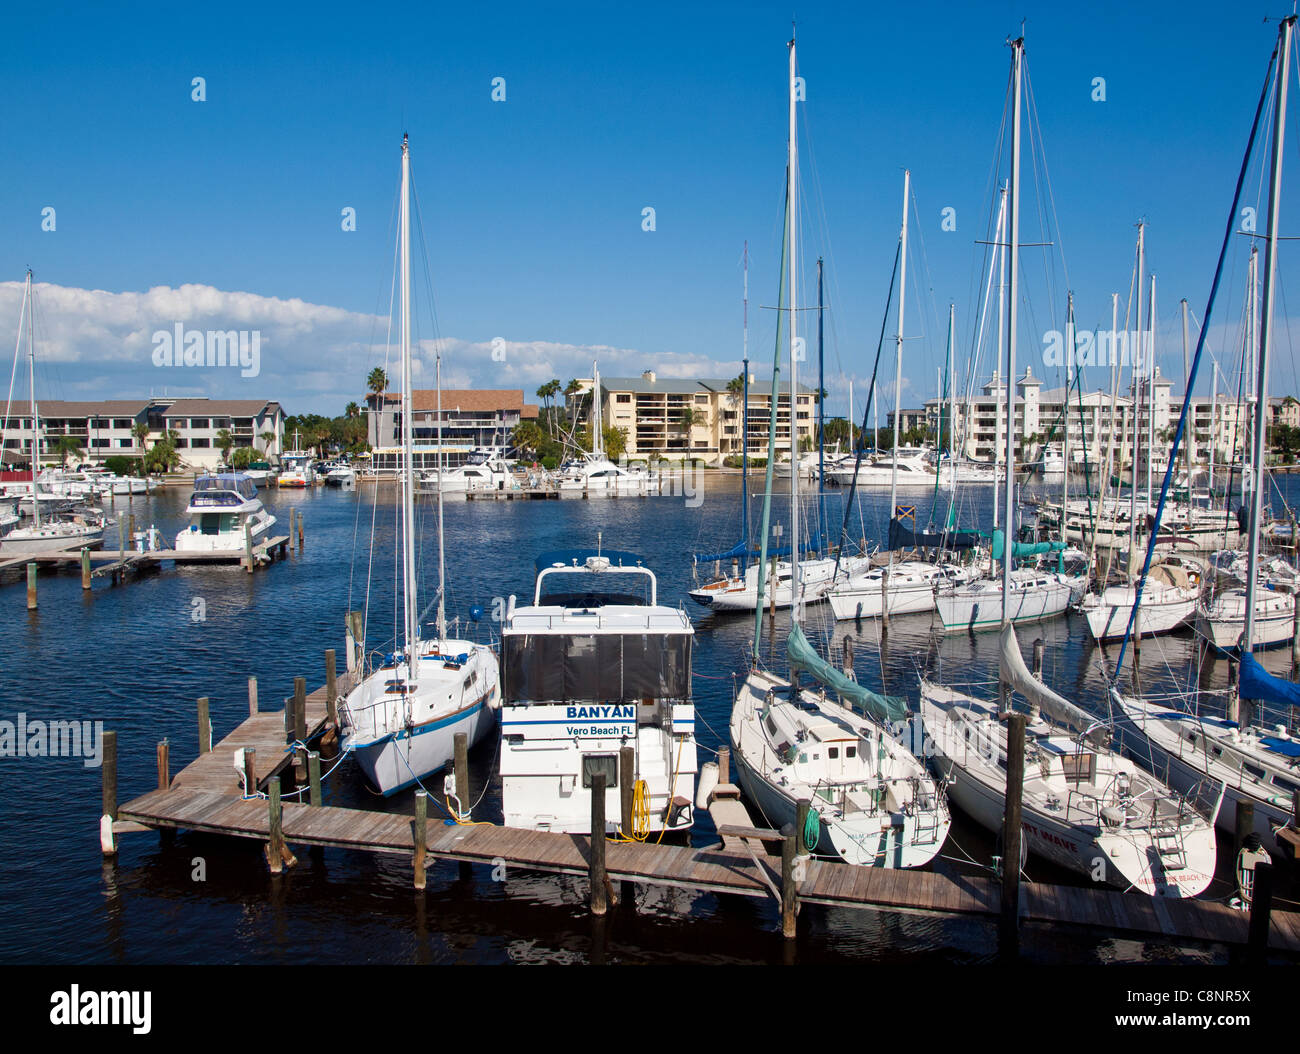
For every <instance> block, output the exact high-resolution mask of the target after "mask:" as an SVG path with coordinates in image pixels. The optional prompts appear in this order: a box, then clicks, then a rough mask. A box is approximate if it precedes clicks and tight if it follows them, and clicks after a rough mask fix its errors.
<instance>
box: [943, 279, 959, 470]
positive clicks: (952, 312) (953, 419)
mask: <svg viewBox="0 0 1300 1054" xmlns="http://www.w3.org/2000/svg"><path fill="white" fill-rule="evenodd" d="M956 326H957V305H956V304H953V303H949V305H948V460H949V461H951V462H952V473H953V475H952V481H953V483H954V484H955V483H956V482H957V443H956V435H957V386H956V385H955V384H953V372H952V371H953V367H954V366H955V365H956V363H955V362H954V361H953V352H954V349H953V336H954V331H955V329H956ZM939 438H940V439H941V440H942V439H943V436H940V437H939ZM955 489H956V488H955V487H954V490H955Z"/></svg>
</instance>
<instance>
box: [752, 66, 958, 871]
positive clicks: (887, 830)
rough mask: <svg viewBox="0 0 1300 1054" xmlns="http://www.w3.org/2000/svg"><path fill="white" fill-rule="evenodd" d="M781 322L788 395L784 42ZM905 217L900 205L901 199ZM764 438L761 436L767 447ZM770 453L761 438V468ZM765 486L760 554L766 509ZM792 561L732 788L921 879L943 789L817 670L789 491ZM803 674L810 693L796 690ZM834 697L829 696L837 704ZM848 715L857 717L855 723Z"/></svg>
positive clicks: (890, 713)
mask: <svg viewBox="0 0 1300 1054" xmlns="http://www.w3.org/2000/svg"><path fill="white" fill-rule="evenodd" d="M789 46H790V132H789V179H788V190H787V200H786V209H787V217H788V222H789V230H790V237H789V262H788V287H787V289H788V292H787V296H788V311H787V314H788V317H789V327H790V343H789V349H790V390H791V391H797V390H798V387H797V383H796V381H797V370H798V367H797V362H798V355H797V351H796V348H797V336H796V334H797V332H798V322H797V319H798V312H797V310H796V304H795V298H796V295H797V293H796V291H797V289H798V288H799V286H798V281H797V261H798V186H799V181H798V172H799V169H798V140H797V134H798V133H797V125H796V121H795V112H796V111H795V98H796V92H795V70H796V66H795V45H794V41H793V40H792V41H790V45H789ZM904 201H905V207H906V194H905V195H904ZM779 357H780V348H779V344H778V349H777V361H775V362H774V363H773V378H772V385H773V398H774V400H775V392H776V391H777V384H778V378H779V375H780V362H779ZM770 435H771V433H770V432H769V437H770ZM771 452H772V444H771V441H770V438H769V466H770V464H771V460H770V455H771ZM771 483H772V477H771V474H770V469H769V475H768V479H767V493H766V495H765V501H764V514H763V520H764V525H763V547H764V549H765V548H766V544H767V520H768V513H769V511H770V507H771V499H772V486H771ZM790 524H791V526H790V534H791V538H792V540H793V541H794V543H795V544H793V545H792V546H791V551H790V577H791V589H792V597H793V618H792V622H793V628H792V629H791V631H790V636H789V638H788V640H787V645H786V655H787V658H788V660H789V664H790V678H789V679H785V678H781V677H778V676H776V675H775V674H772V673H770V672H768V671H766V670H762V669H760V668H758V666H757V657H758V650H759V649H758V639H759V636H760V635H761V633H762V622H763V619H762V613H761V610H760V611H759V612H758V613H757V614H756V617H755V640H754V648H753V663H754V665H753V666H752V668H751V670H750V672H749V674H748V676H747V677H746V678H745V681H744V684H743V685H742V686H741V688H740V689H739V691H738V692H737V693H736V697H735V700H734V701H733V703H732V710H731V723H730V739H731V747H732V756H733V758H734V759H735V762H736V771H737V776H738V778H739V780H740V784H741V787H742V788H743V789H744V791H745V794H746V795H747V796H748V797H749V799H750V800H751V801H752V802H754V803H755V804H756V805H757V806H758V807H759V809H760V810H761V811H762V813H763V815H764V816H765V817H766V818H767V820H768V822H769V823H770V824H772V825H773V826H778V827H779V826H782V825H784V824H787V823H794V822H795V821H796V819H797V818H798V817H799V816H800V813H801V806H800V803H801V801H806V802H808V803H809V809H808V812H807V817H808V818H807V820H806V821H805V826H804V829H803V830H802V831H800V832H798V835H799V837H800V839H801V840H802V843H803V845H804V847H805V848H806V849H808V850H809V851H811V852H815V853H818V854H822V855H825V856H829V857H832V858H838V859H840V860H844V861H846V862H848V863H852V864H860V865H864V866H869V867H919V866H921V865H922V864H925V863H928V862H929V861H930V860H932V859H934V857H935V856H936V855H937V854H938V852H939V849H940V848H941V847H942V845H943V843H944V840H945V839H946V838H947V835H948V828H949V825H950V823H951V819H950V817H949V814H948V805H947V800H946V798H945V795H944V793H943V788H942V787H941V786H940V785H939V784H938V783H937V782H936V781H935V780H934V779H932V778H931V777H930V775H929V773H928V772H927V771H926V769H925V766H924V765H923V764H921V762H919V761H918V760H917V759H916V758H915V757H914V756H913V755H912V754H911V753H910V752H909V751H908V750H907V749H906V747H904V746H903V744H902V743H901V742H900V741H898V740H897V739H895V738H894V737H893V736H892V735H891V734H890V732H889V730H888V729H887V728H886V726H885V723H884V722H885V721H887V720H901V719H902V718H903V717H904V716H905V714H906V709H905V706H904V705H903V704H902V701H901V700H897V699H890V698H886V697H883V696H879V695H876V694H875V693H872V692H869V691H867V690H866V689H865V688H863V687H862V686H860V685H858V684H857V683H856V682H855V681H854V680H853V679H852V678H851V677H850V676H847V675H844V674H840V673H838V672H837V671H835V670H834V669H833V668H831V667H830V666H829V664H828V663H826V662H825V661H823V660H822V659H821V658H820V657H819V656H818V655H817V653H816V651H815V650H814V649H813V647H812V645H811V644H810V643H809V642H808V640H807V638H806V637H805V636H804V634H803V630H802V629H801V628H800V624H799V623H800V617H801V615H802V609H803V604H802V602H801V590H800V586H801V579H802V574H803V565H802V563H801V562H800V559H799V548H800V547H799V545H798V539H799V479H798V474H797V473H796V474H795V475H794V476H793V477H792V478H791V485H790ZM758 568H759V569H758V579H757V585H758V599H759V606H760V607H761V601H762V597H763V587H764V585H765V582H764V579H763V571H764V568H763V561H762V560H760V563H759V565H758ZM801 672H807V673H808V674H810V675H811V676H812V677H813V679H814V680H815V681H816V682H817V683H818V685H819V687H818V688H817V689H811V688H803V687H801V685H800V673H801ZM832 695H834V696H838V700H837V699H835V698H833V697H832ZM854 706H858V707H861V708H862V711H863V712H862V713H858V712H855V710H854V709H852V708H853V707H854Z"/></svg>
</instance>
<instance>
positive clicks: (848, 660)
mask: <svg viewBox="0 0 1300 1054" xmlns="http://www.w3.org/2000/svg"><path fill="white" fill-rule="evenodd" d="M843 666H844V676H846V677H851V676H853V638H852V637H848V636H846V637H845V638H844V662H843Z"/></svg>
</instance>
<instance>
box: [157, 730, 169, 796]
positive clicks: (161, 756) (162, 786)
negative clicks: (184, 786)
mask: <svg viewBox="0 0 1300 1054" xmlns="http://www.w3.org/2000/svg"><path fill="white" fill-rule="evenodd" d="M171 785H172V766H171V744H170V743H168V742H167V740H165V739H164V740H163V741H162V742H161V743H159V744H158V789H159V790H160V791H165V790H169V789H171Z"/></svg>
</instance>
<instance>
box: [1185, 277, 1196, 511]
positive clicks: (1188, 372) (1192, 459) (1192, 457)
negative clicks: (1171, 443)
mask: <svg viewBox="0 0 1300 1054" xmlns="http://www.w3.org/2000/svg"><path fill="white" fill-rule="evenodd" d="M1182 312H1183V387H1184V389H1186V387H1187V386H1188V385H1189V384H1191V381H1192V367H1191V357H1190V356H1191V351H1190V348H1189V345H1188V337H1187V297H1183V299H1182ZM1195 442H1196V429H1195V428H1193V429H1192V430H1191V433H1190V434H1189V435H1188V437H1187V507H1188V508H1189V509H1190V508H1191V505H1192V469H1193V467H1194V465H1195V463H1196V452H1195V450H1194V449H1193V447H1194V445H1195Z"/></svg>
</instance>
